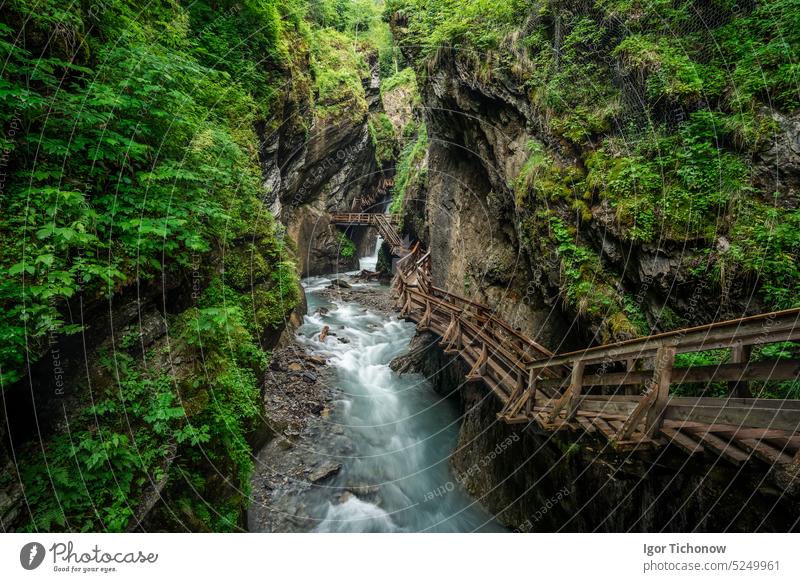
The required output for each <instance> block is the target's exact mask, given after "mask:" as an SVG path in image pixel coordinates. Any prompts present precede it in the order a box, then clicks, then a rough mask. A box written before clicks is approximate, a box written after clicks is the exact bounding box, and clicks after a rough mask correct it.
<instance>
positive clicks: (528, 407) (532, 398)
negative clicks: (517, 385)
mask: <svg viewBox="0 0 800 582" xmlns="http://www.w3.org/2000/svg"><path fill="white" fill-rule="evenodd" d="M538 381H539V376H538V374H537V373H536V371H534V370H531V371H530V374H529V375H528V392H530V395H529V396H528V400H527V402H525V416H527V417H530V415H531V412H533V407H534V406H535V405H536V383H537V382H538Z"/></svg>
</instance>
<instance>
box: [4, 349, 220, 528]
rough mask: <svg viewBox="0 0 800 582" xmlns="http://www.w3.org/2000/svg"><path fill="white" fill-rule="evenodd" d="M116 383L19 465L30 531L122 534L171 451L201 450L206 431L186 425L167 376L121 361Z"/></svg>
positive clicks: (111, 364) (114, 363) (112, 366)
mask: <svg viewBox="0 0 800 582" xmlns="http://www.w3.org/2000/svg"><path fill="white" fill-rule="evenodd" d="M105 365H106V366H107V367H108V369H109V370H110V371H116V373H117V374H118V377H119V383H118V385H117V386H115V387H110V388H109V389H108V390H106V391H104V392H102V393H100V394H95V396H94V405H93V406H91V407H89V408H87V409H85V410H84V411H83V412H82V414H81V416H80V417H79V418H77V419H75V420H74V421H73V425H74V427H73V429H72V430H71V431H70V432H68V433H63V434H59V435H56V436H55V437H54V438H52V439H51V440H50V441H49V442H48V443H47V445H46V447H45V448H44V449H42V450H38V451H36V452H35V453H34V454H33V456H32V458H29V461H28V462H26V463H24V464H23V465H21V473H20V477H21V479H22V483H23V486H24V490H25V496H26V499H27V502H28V506H29V507H30V508H31V512H32V516H31V522H30V525H29V529H30V530H34V531H41V530H44V531H50V530H53V529H58V530H71V531H89V530H92V531H98V530H100V531H124V530H125V528H126V527H127V524H128V521H129V520H130V518H131V517H132V516H133V514H134V511H135V510H136V506H135V503H136V494H137V493H140V492H141V491H142V490H143V489H144V488H145V487H146V486H147V485H148V484H149V482H150V480H151V479H154V480H158V479H160V478H161V476H162V475H163V469H162V463H163V461H164V458H165V457H166V456H167V455H168V454H169V448H170V444H171V443H172V444H177V443H180V444H181V445H183V446H187V447H199V446H201V445H203V444H204V443H207V442H208V440H209V438H210V437H209V426H208V425H207V424H205V423H203V422H202V421H200V419H189V418H187V414H186V411H185V410H184V408H183V406H181V404H180V400H179V398H178V396H177V394H176V391H175V387H174V386H173V383H172V381H171V379H170V378H169V377H167V376H163V375H159V376H149V375H146V374H142V373H140V372H138V371H137V370H135V369H133V368H132V367H131V360H130V359H129V358H128V357H126V356H123V355H121V354H116V355H115V357H114V359H113V360H112V359H106V361H105Z"/></svg>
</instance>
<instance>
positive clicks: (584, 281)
mask: <svg viewBox="0 0 800 582" xmlns="http://www.w3.org/2000/svg"><path fill="white" fill-rule="evenodd" d="M525 232H526V244H528V245H530V246H531V247H533V248H535V249H537V250H538V251H539V252H542V253H544V254H545V256H547V255H549V254H550V253H551V250H550V249H554V252H553V255H554V256H553V257H552V258H553V259H554V260H555V261H557V264H558V269H559V273H560V279H561V283H560V288H561V290H562V298H563V300H564V302H565V303H566V304H567V305H568V306H569V307H570V308H572V309H574V310H575V311H576V312H577V313H578V314H579V315H581V316H585V317H588V318H589V319H590V320H592V321H600V322H602V323H601V325H600V334H601V339H602V340H603V341H610V340H613V339H627V338H630V337H634V336H636V335H637V331H638V330H637V328H636V327H635V325H634V324H633V323H631V321H630V319H629V317H628V315H627V311H632V309H631V305H630V300H628V302H627V303H626V301H625V300H624V298H623V297H622V296H620V294H619V293H618V292H617V291H616V289H615V288H614V286H613V284H612V283H611V282H609V280H608V279H609V274H608V273H607V272H605V271H604V269H603V267H602V265H601V263H600V258H599V257H598V256H597V254H595V253H594V252H593V251H592V250H591V248H589V247H587V246H586V245H583V244H581V243H580V241H579V240H578V238H577V234H576V231H575V229H574V228H572V227H570V226H568V225H567V223H565V221H564V220H563V219H562V218H560V217H559V216H557V215H556V214H554V213H553V212H552V211H550V210H546V209H543V210H540V211H539V212H537V214H536V215H534V216H531V217H529V218H528V219H527V220H526V223H525ZM639 323H641V322H639Z"/></svg>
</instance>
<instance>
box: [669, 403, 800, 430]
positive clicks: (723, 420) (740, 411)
mask: <svg viewBox="0 0 800 582" xmlns="http://www.w3.org/2000/svg"><path fill="white" fill-rule="evenodd" d="M664 418H666V419H669V420H678V421H680V420H690V421H695V422H704V423H707V424H727V425H733V426H744V427H751V428H772V429H776V430H786V431H789V432H798V430H799V429H800V410H793V409H788V410H782V409H777V408H756V407H755V406H750V407H748V406H730V405H728V403H727V401H725V400H722V399H720V401H719V402H718V403H716V404H703V405H683V404H680V403H678V404H676V403H675V399H670V401H669V402H668V403H667V407H666V410H665V411H664Z"/></svg>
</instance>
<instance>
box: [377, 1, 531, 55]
mask: <svg viewBox="0 0 800 582" xmlns="http://www.w3.org/2000/svg"><path fill="white" fill-rule="evenodd" d="M532 7H533V2H532V1H531V0H388V1H387V2H386V12H387V13H388V14H394V13H400V14H405V15H413V18H411V19H410V22H409V30H408V33H407V37H406V40H405V41H404V42H406V43H407V44H409V45H412V46H416V47H419V48H421V49H422V50H423V52H424V54H426V55H427V54H430V53H432V52H433V51H435V50H436V49H437V48H438V47H440V46H456V47H469V48H471V49H476V50H478V51H486V50H490V49H494V48H496V47H497V46H498V45H499V44H500V42H501V40H502V39H503V36H504V35H505V34H506V33H507V32H510V31H511V30H512V29H513V27H514V26H515V25H517V24H519V16H520V14H525V13H526V12H528V11H530V10H531V9H532Z"/></svg>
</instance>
